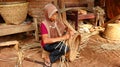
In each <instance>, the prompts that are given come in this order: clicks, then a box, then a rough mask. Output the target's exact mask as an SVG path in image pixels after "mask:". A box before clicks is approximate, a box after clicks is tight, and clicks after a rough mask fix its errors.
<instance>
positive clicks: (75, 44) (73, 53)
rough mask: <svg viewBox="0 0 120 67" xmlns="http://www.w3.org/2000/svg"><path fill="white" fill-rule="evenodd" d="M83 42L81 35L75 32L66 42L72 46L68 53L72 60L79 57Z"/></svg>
mask: <svg viewBox="0 0 120 67" xmlns="http://www.w3.org/2000/svg"><path fill="white" fill-rule="evenodd" d="M80 43H81V35H80V34H75V35H74V36H72V37H71V38H70V39H69V40H67V41H66V44H68V46H69V47H70V52H69V53H68V59H69V60H70V61H74V60H76V59H77V56H78V53H79V52H78V48H79V46H80Z"/></svg>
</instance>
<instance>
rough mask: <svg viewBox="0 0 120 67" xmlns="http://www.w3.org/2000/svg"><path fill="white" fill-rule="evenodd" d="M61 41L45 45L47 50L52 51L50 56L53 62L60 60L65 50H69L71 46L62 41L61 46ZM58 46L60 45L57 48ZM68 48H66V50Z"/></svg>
mask: <svg viewBox="0 0 120 67" xmlns="http://www.w3.org/2000/svg"><path fill="white" fill-rule="evenodd" d="M59 43H60V42H57V43H53V44H49V45H46V46H45V48H44V49H45V50H46V51H49V52H50V55H49V58H50V61H51V63H53V62H55V61H56V60H58V59H59V58H60V57H61V56H62V55H64V54H65V51H66V52H68V51H69V48H68V47H67V46H66V45H65V44H64V43H63V42H62V43H61V44H60V45H59V46H58V44H59ZM56 46H58V47H57V48H56ZM65 49H66V50H65Z"/></svg>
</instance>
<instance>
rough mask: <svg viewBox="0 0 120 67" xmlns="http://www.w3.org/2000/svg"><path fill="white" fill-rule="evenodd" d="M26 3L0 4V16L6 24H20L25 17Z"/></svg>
mask: <svg viewBox="0 0 120 67" xmlns="http://www.w3.org/2000/svg"><path fill="white" fill-rule="evenodd" d="M27 12H28V2H1V3H0V14H1V16H2V17H3V19H4V20H5V22H6V23H7V24H20V23H22V22H23V21H24V20H25V19H26V16H27Z"/></svg>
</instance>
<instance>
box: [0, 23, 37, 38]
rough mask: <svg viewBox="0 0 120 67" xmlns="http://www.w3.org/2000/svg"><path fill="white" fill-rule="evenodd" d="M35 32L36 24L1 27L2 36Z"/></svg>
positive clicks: (2, 25) (0, 33) (4, 25)
mask: <svg viewBox="0 0 120 67" xmlns="http://www.w3.org/2000/svg"><path fill="white" fill-rule="evenodd" d="M32 30H35V27H34V23H31V24H20V25H6V24H1V25H0V36H5V35H10V34H16V33H21V32H27V31H32Z"/></svg>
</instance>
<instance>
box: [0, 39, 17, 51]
mask: <svg viewBox="0 0 120 67" xmlns="http://www.w3.org/2000/svg"><path fill="white" fill-rule="evenodd" d="M11 45H15V46H14V48H15V49H16V50H18V46H19V42H18V41H17V40H15V41H7V42H2V43H0V47H3V46H11Z"/></svg>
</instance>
